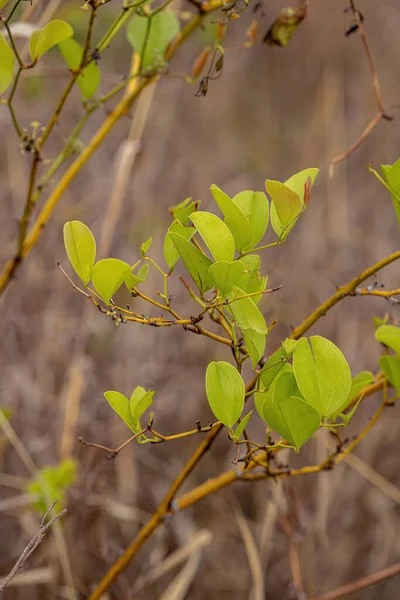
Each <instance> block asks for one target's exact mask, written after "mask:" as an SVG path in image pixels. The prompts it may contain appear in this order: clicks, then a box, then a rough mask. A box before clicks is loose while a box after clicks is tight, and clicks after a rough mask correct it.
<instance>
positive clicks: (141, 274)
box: [125, 263, 149, 292]
mask: <svg viewBox="0 0 400 600" xmlns="http://www.w3.org/2000/svg"><path fill="white" fill-rule="evenodd" d="M133 268H134V267H131V269H133ZM148 274H149V263H146V264H144V265H142V266H141V267H140V269H139V271H138V272H137V273H129V274H128V275H127V277H126V279H125V285H126V287H127V288H128V290H129V291H130V292H131V291H132V288H134V287H136V286H137V285H139V283H144V282H145V281H146V279H147V275H148Z"/></svg>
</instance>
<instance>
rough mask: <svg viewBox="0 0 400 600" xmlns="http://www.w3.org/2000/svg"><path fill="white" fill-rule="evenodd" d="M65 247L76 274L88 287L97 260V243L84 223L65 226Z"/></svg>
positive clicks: (74, 222)
mask: <svg viewBox="0 0 400 600" xmlns="http://www.w3.org/2000/svg"><path fill="white" fill-rule="evenodd" d="M64 245H65V250H66V252H67V256H68V258H69V261H70V263H71V265H72V267H73V269H74V271H75V273H76V274H77V275H78V277H80V279H82V281H83V283H84V285H85V286H86V285H87V284H88V283H89V281H90V279H91V276H92V269H93V265H94V261H95V260H96V241H95V239H94V237H93V235H92V232H91V231H90V229H89V227H87V226H86V225H85V224H84V223H81V222H80V221H69V222H68V223H65V225H64Z"/></svg>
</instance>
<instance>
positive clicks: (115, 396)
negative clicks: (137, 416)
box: [104, 391, 135, 432]
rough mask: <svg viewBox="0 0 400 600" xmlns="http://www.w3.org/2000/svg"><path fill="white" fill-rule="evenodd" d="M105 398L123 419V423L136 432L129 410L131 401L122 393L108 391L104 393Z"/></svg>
mask: <svg viewBox="0 0 400 600" xmlns="http://www.w3.org/2000/svg"><path fill="white" fill-rule="evenodd" d="M104 398H105V399H106V400H107V402H108V403H109V405H110V406H111V407H112V408H113V409H114V410H115V412H116V413H117V415H119V416H120V417H121V419H122V420H123V422H124V423H125V424H126V425H128V427H129V429H131V430H132V431H133V432H135V424H134V420H133V418H132V415H131V411H130V409H129V400H128V398H127V397H126V396H124V394H121V392H114V391H108V392H104Z"/></svg>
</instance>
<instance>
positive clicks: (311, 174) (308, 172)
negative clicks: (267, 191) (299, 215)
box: [284, 168, 319, 206]
mask: <svg viewBox="0 0 400 600" xmlns="http://www.w3.org/2000/svg"><path fill="white" fill-rule="evenodd" d="M318 173H319V169H315V168H310V169H304V171H300V172H299V173H296V174H295V175H292V176H291V177H289V179H287V180H286V181H284V185H285V186H286V187H288V188H290V189H291V190H292V192H295V194H297V195H298V196H299V198H300V201H301V204H302V206H303V205H304V191H305V185H306V182H307V179H308V178H310V179H311V187H312V186H313V185H314V182H315V180H316V179H317V177H318Z"/></svg>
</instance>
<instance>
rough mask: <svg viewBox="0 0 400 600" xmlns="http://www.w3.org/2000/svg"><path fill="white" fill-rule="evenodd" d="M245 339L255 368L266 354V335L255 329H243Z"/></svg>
mask: <svg viewBox="0 0 400 600" xmlns="http://www.w3.org/2000/svg"><path fill="white" fill-rule="evenodd" d="M242 334H243V340H244V343H245V346H246V348H247V352H248V353H249V356H250V359H251V364H252V366H253V369H255V368H256V367H257V365H258V362H259V361H260V359H261V358H262V357H263V356H264V350H265V342H266V335H265V333H259V332H258V331H254V330H253V329H244V330H243V331H242Z"/></svg>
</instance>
